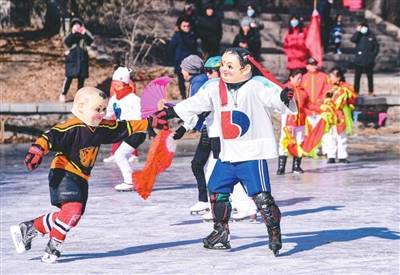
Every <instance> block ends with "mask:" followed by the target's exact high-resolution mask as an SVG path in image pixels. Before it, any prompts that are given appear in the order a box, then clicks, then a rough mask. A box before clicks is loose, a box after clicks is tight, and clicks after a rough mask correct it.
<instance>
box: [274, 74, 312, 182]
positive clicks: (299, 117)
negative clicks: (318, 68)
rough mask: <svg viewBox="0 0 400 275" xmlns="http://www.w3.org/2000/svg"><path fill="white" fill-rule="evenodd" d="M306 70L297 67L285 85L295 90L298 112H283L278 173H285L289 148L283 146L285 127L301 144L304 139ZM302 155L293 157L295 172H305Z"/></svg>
mask: <svg viewBox="0 0 400 275" xmlns="http://www.w3.org/2000/svg"><path fill="white" fill-rule="evenodd" d="M303 74H304V70H302V69H296V70H292V71H290V73H289V79H288V81H287V82H286V83H285V87H288V88H289V89H292V90H293V91H294V98H295V100H296V105H297V110H298V113H297V114H296V115H288V114H286V113H285V114H282V117H281V138H280V142H279V159H278V170H277V172H276V174H277V175H283V174H284V173H285V167H286V160H287V150H286V149H285V148H283V145H282V140H283V138H284V137H285V128H286V129H287V130H288V131H290V132H291V134H292V135H293V136H294V137H295V139H296V141H297V142H298V143H299V144H301V142H302V141H303V140H304V125H305V122H306V115H307V113H309V111H308V103H309V100H308V95H307V93H306V91H305V90H304V88H303V87H302V86H301V81H302V77H303ZM300 165H301V157H294V158H293V166H292V172H293V173H300V174H302V173H304V171H303V169H301V167H300Z"/></svg>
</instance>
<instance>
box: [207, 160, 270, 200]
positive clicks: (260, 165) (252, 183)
mask: <svg viewBox="0 0 400 275" xmlns="http://www.w3.org/2000/svg"><path fill="white" fill-rule="evenodd" d="M238 182H241V183H242V184H243V186H244V188H245V189H246V191H247V194H248V195H249V196H250V197H252V196H254V195H255V194H258V193H260V192H271V186H270V183H269V174H268V166H267V161H266V160H249V161H241V162H222V161H221V160H217V163H216V164H215V167H214V170H213V171H212V174H211V177H210V180H209V182H208V190H209V191H210V192H212V193H232V192H233V187H234V185H235V184H236V183H238Z"/></svg>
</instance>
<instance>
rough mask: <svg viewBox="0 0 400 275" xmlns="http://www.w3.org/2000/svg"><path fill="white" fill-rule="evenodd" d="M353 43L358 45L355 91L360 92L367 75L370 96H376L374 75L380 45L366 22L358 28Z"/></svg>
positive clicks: (356, 50) (355, 63)
mask: <svg viewBox="0 0 400 275" xmlns="http://www.w3.org/2000/svg"><path fill="white" fill-rule="evenodd" d="M351 42H353V43H354V44H356V47H355V53H356V55H355V58H354V68H355V75H354V90H355V92H356V93H357V94H358V93H359V91H360V79H361V75H362V74H363V73H365V74H366V75H367V79H368V95H370V96H373V95H374V74H373V68H374V66H375V59H376V56H377V55H378V53H379V44H378V41H377V40H376V37H375V36H374V35H373V34H372V33H371V30H370V28H369V27H368V24H367V23H366V22H364V23H362V24H360V25H358V26H357V31H356V32H355V33H354V34H353V36H352V37H351Z"/></svg>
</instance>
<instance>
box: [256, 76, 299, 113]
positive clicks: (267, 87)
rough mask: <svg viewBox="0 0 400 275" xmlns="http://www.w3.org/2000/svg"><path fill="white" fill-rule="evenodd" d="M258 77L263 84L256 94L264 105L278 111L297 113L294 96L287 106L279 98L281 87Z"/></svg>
mask: <svg viewBox="0 0 400 275" xmlns="http://www.w3.org/2000/svg"><path fill="white" fill-rule="evenodd" d="M259 78H260V80H261V82H262V84H263V89H262V90H261V91H258V92H257V93H256V94H257V96H258V98H259V99H260V100H261V102H262V103H263V104H264V106H265V107H267V108H270V109H273V110H276V111H278V112H280V113H287V114H292V115H295V114H297V105H296V101H295V99H294V98H293V99H292V100H291V101H290V102H289V107H287V106H286V105H285V104H284V103H283V102H282V100H281V92H282V88H281V87H279V86H278V85H276V84H275V83H273V82H271V81H269V80H267V79H266V78H264V77H259Z"/></svg>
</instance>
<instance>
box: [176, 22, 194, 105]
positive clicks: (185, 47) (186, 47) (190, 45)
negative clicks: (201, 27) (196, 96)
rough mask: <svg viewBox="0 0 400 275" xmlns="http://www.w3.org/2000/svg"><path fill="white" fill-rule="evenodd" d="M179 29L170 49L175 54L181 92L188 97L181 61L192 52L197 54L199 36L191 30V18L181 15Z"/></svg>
mask: <svg viewBox="0 0 400 275" xmlns="http://www.w3.org/2000/svg"><path fill="white" fill-rule="evenodd" d="M176 27H177V31H176V32H175V33H174V35H173V36H172V38H171V41H170V42H169V51H170V53H171V55H172V56H174V68H175V74H176V75H177V77H178V86H179V92H180V94H181V97H182V99H185V98H186V97H187V95H186V87H185V79H184V78H183V75H182V71H181V62H182V60H183V59H185V57H187V56H189V55H191V54H197V37H196V35H195V34H194V32H193V31H192V30H191V25H190V18H188V17H186V16H182V17H179V18H178V20H177V22H176Z"/></svg>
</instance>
